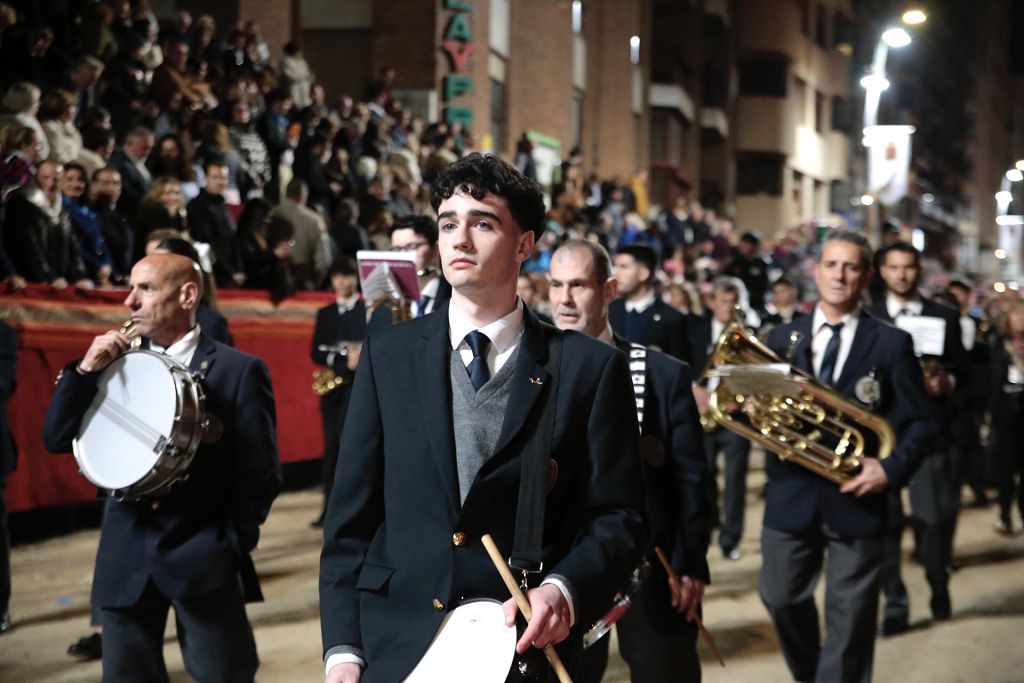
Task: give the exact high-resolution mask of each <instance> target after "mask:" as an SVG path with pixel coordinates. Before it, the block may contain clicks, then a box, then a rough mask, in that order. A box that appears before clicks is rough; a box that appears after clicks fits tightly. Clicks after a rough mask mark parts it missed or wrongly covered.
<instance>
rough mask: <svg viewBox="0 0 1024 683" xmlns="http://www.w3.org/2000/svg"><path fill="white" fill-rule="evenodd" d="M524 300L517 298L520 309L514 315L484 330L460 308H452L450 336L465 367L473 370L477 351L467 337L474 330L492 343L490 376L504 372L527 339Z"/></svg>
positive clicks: (489, 362)
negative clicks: (524, 337) (471, 366)
mask: <svg viewBox="0 0 1024 683" xmlns="http://www.w3.org/2000/svg"><path fill="white" fill-rule="evenodd" d="M523 315H524V312H523V300H522V299H519V298H516V307H515V308H514V309H512V312H511V313H509V314H507V315H505V316H504V317H502V318H498V319H497V320H495V321H494V322H492V323H488V324H486V325H484V326H483V327H477V326H476V325H474V324H473V323H472V321H470V320H469V318H467V317H466V316H465V315H463V313H462V312H461V311H460V310H459V309H458V307H456V306H449V307H448V334H449V338H450V340H451V344H452V350H454V351H458V353H459V356H460V357H461V358H462V364H463V365H465V366H466V367H469V364H470V363H471V362H472V361H473V350H472V349H471V348H469V344H467V343H466V335H467V334H469V333H470V332H472V331H473V330H480V331H481V332H483V333H484V334H485V335H486V336H487V338H488V339H489V340H490V341H491V343H490V344H488V345H487V369H488V371H489V372H490V376H491V377H494V375H495V374H496V373H497V372H498V370H501V368H502V366H503V365H505V362H506V361H508V359H509V358H511V357H512V354H514V353H515V351H516V349H517V348H519V341H520V340H521V339H522V337H523V327H524V323H523Z"/></svg>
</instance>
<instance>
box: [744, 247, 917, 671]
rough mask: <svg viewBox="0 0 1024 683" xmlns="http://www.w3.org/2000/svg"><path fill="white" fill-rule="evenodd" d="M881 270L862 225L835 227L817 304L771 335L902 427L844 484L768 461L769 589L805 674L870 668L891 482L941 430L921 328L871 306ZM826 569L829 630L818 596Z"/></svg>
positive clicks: (794, 659)
mask: <svg viewBox="0 0 1024 683" xmlns="http://www.w3.org/2000/svg"><path fill="white" fill-rule="evenodd" d="M870 278H871V249H870V247H869V245H868V243H867V240H866V239H864V237H863V235H860V234H859V233H854V232H847V231H840V232H835V233H832V234H831V235H829V236H827V237H826V238H825V241H824V242H823V244H822V250H821V254H820V255H819V257H818V262H817V264H816V266H815V270H814V281H815V284H816V285H817V288H818V295H819V299H818V303H817V305H816V306H815V309H814V312H813V314H811V315H807V316H804V317H803V318H800V319H798V320H794V321H793V322H791V323H789V324H787V325H781V326H779V327H777V328H775V330H774V331H773V332H772V335H771V337H770V338H769V340H768V345H769V346H770V347H771V348H772V349H773V350H774V351H775V352H776V353H778V354H779V355H781V356H783V357H786V358H790V359H791V362H792V363H793V365H794V366H795V367H797V368H799V369H801V370H804V371H805V372H808V373H810V374H812V375H813V376H815V377H817V378H818V380H819V381H821V382H823V383H824V384H827V385H830V386H832V387H833V388H834V389H836V391H838V392H839V393H841V394H842V395H843V396H845V397H847V398H848V399H850V400H852V401H855V402H857V403H859V404H861V405H865V406H868V407H869V408H870V409H871V410H872V411H873V412H876V413H878V414H879V415H881V416H883V417H885V419H886V420H888V422H889V423H890V425H892V428H893V431H894V432H895V435H896V441H895V446H894V448H893V450H892V453H891V454H890V455H889V457H888V458H886V459H885V460H877V459H875V458H871V457H868V458H865V459H864V461H863V464H862V470H861V472H860V474H858V475H856V476H855V477H854V478H853V479H851V480H850V481H847V482H846V483H845V484H843V485H842V486H837V485H836V484H835V483H833V482H832V481H830V480H828V479H826V478H825V477H822V476H819V475H818V474H815V473H814V472H812V471H811V470H809V469H805V468H803V467H801V466H800V465H797V464H795V463H793V462H783V461H779V462H776V463H775V465H774V466H773V467H771V468H770V469H769V470H768V477H769V479H768V487H767V490H766V495H765V513H764V528H763V531H762V535H761V548H762V552H763V555H764V559H763V563H762V568H761V577H760V585H759V591H760V594H761V600H762V601H763V602H764V604H765V606H766V607H767V608H768V612H769V614H770V615H771V618H772V622H773V623H774V625H775V630H776V633H777V634H778V637H779V642H780V644H781V645H782V652H783V654H784V655H785V658H786V663H787V665H788V666H789V670H790V672H791V673H792V674H793V678H795V679H796V680H799V681H811V680H813V681H850V682H855V681H861V682H865V683H866V682H867V681H869V680H870V679H871V670H872V663H873V659H874V644H875V628H876V619H877V618H878V591H879V566H880V564H881V561H882V552H883V546H884V544H885V534H886V531H887V528H888V499H887V496H886V495H885V492H886V491H887V490H898V489H900V488H901V487H903V486H905V485H906V484H907V483H908V482H909V481H910V478H911V476H912V475H913V474H914V472H915V471H916V470H917V468H918V467H919V466H920V465H921V462H922V461H923V460H924V459H925V458H926V456H927V455H928V454H929V447H930V445H931V439H932V436H933V434H934V423H933V420H932V416H931V413H930V412H929V411H928V409H927V405H928V398H927V395H926V394H925V392H924V386H923V382H922V378H921V369H920V367H919V365H918V362H917V358H916V357H915V356H914V350H913V344H912V341H911V338H910V335H909V334H907V333H906V332H904V331H902V330H898V329H896V328H894V327H891V326H890V325H887V324H885V323H883V322H881V321H879V320H877V319H876V318H874V317H872V316H871V315H870V314H869V313H867V312H866V311H864V310H862V309H861V308H860V300H861V293H862V292H863V290H864V288H865V287H866V286H867V284H868V282H869V281H870ZM869 437H870V435H869ZM872 441H873V439H870V438H869V439H868V446H867V454H868V455H870V454H871V453H870V450H871V448H873V447H875V446H873V445H872ZM822 571H824V575H825V577H826V582H827V586H826V589H825V639H824V642H822V635H821V631H820V629H819V626H818V623H819V622H818V609H817V606H816V604H815V599H814V590H815V586H816V585H817V583H818V580H819V575H820V574H821V573H822Z"/></svg>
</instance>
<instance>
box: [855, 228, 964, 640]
mask: <svg viewBox="0 0 1024 683" xmlns="http://www.w3.org/2000/svg"><path fill="white" fill-rule="evenodd" d="M878 261H879V264H880V266H879V268H880V271H881V275H882V280H883V281H884V282H885V296H884V297H883V299H882V300H881V301H879V302H877V303H875V304H872V305H871V307H870V308H869V310H870V311H871V313H872V315H874V316H875V317H877V318H879V319H880V320H884V321H886V322H887V323H890V324H894V325H896V326H899V325H900V323H901V321H902V320H904V319H915V318H916V319H931V321H932V322H933V323H937V322H941V324H942V325H943V326H944V328H945V329H944V340H943V344H942V352H941V354H939V355H930V357H929V359H928V360H926V361H925V362H928V363H930V364H929V365H928V366H927V367H928V368H929V371H928V372H926V373H925V376H924V387H925V391H926V392H927V393H928V396H929V399H930V400H929V402H928V406H929V407H930V408H931V410H933V411H934V413H935V416H936V418H937V420H938V422H939V424H940V425H942V430H941V432H940V434H939V435H937V436H938V438H937V439H936V440H935V442H934V443H933V444H932V446H931V453H930V454H929V457H928V459H927V460H926V461H925V463H924V464H923V465H922V466H921V469H920V470H918V472H917V474H915V475H914V478H913V479H911V480H910V486H909V488H908V491H909V494H910V507H911V510H912V517H913V520H914V525H915V528H916V533H915V537H916V539H917V544H918V545H917V547H918V554H919V556H920V558H921V564H922V565H923V567H924V572H925V577H926V578H927V580H928V585H929V587H930V588H931V593H932V595H931V610H932V616H933V617H934V618H935V619H936V620H938V621H945V620H947V619H949V618H950V616H951V614H952V604H951V600H950V595H949V572H950V565H951V564H952V561H953V558H952V547H953V530H954V528H955V527H956V517H957V512H958V511H959V509H960V490H959V487H958V486H956V483H955V475H954V471H953V462H952V458H953V456H954V453H953V452H952V447H953V445H954V442H955V438H956V437H955V434H954V433H953V429H952V427H953V425H954V424H955V421H956V417H957V416H956V412H955V410H954V409H953V394H954V391H955V390H956V389H957V388H958V387H959V388H964V389H966V388H967V387H969V385H970V379H969V377H968V372H967V370H968V367H967V353H966V352H965V351H964V347H963V338H962V335H961V333H960V316H959V313H958V312H957V311H955V310H954V309H952V308H950V307H948V306H944V305H942V304H940V303H936V302H934V301H931V300H930V299H926V298H924V297H923V296H921V293H920V291H919V290H918V283H919V281H920V279H921V254H920V252H918V250H917V249H916V248H915V247H914V246H913V245H911V244H909V243H907V242H895V243H893V244H890V245H889V246H887V247H886V248H885V249H883V250H882V253H881V256H880V258H879V259H878ZM919 351H920V350H919ZM918 355H922V356H923V355H928V354H921V353H919V354H918ZM889 504H890V506H891V510H890V516H889V522H890V530H889V537H888V540H887V543H886V547H885V560H884V564H883V567H882V592H883V594H884V595H885V612H884V614H885V616H884V618H883V620H882V623H881V625H880V626H879V633H880V634H881V635H883V636H892V635H896V634H899V633H903V632H904V631H906V630H907V629H908V628H909V621H908V617H909V613H910V597H909V595H908V594H907V588H906V586H905V585H904V584H903V579H902V578H901V577H900V541H901V539H902V538H903V524H904V514H903V503H902V500H901V498H900V496H899V492H895V493H890V499H889Z"/></svg>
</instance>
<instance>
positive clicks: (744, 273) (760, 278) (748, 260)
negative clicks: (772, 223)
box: [722, 232, 768, 314]
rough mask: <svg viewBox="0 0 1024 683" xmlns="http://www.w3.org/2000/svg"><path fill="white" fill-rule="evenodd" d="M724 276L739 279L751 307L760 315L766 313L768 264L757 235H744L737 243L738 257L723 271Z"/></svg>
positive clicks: (751, 233)
mask: <svg viewBox="0 0 1024 683" xmlns="http://www.w3.org/2000/svg"><path fill="white" fill-rule="evenodd" d="M722 275H728V276H731V277H736V278H739V279H740V281H741V282H742V283H743V284H744V285H745V286H746V288H747V293H748V294H749V295H750V307H751V308H753V309H754V310H755V311H757V312H758V313H759V314H760V313H761V312H762V311H764V295H765V293H766V292H767V291H768V263H767V262H766V261H765V259H764V256H762V255H761V238H760V237H759V236H758V235H757V233H753V232H745V233H743V235H742V236H741V237H740V240H739V242H737V243H736V256H734V257H733V259H732V261H730V262H729V263H727V264H726V265H725V267H724V268H723V269H722Z"/></svg>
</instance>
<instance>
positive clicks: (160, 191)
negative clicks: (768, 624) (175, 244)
mask: <svg viewBox="0 0 1024 683" xmlns="http://www.w3.org/2000/svg"><path fill="white" fill-rule="evenodd" d="M186 204H187V202H186V201H185V196H184V195H183V194H182V192H181V183H180V182H179V181H178V179H177V178H174V177H172V176H160V177H159V178H157V179H156V180H154V181H153V185H152V186H151V187H150V188H149V192H147V193H146V196H145V197H144V198H143V200H142V201H141V202H140V203H139V213H138V215H137V216H136V218H135V243H136V245H137V246H138V247H139V248H140V249H141V248H142V247H144V246H145V244H146V242H147V241H148V240H149V234H150V233H151V232H153V231H154V230H159V229H161V228H173V229H174V230H177V231H178V232H180V233H182V234H188V232H189V228H188V221H187V218H188V214H187V213H186V210H185V206H186ZM139 255H141V254H139Z"/></svg>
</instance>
